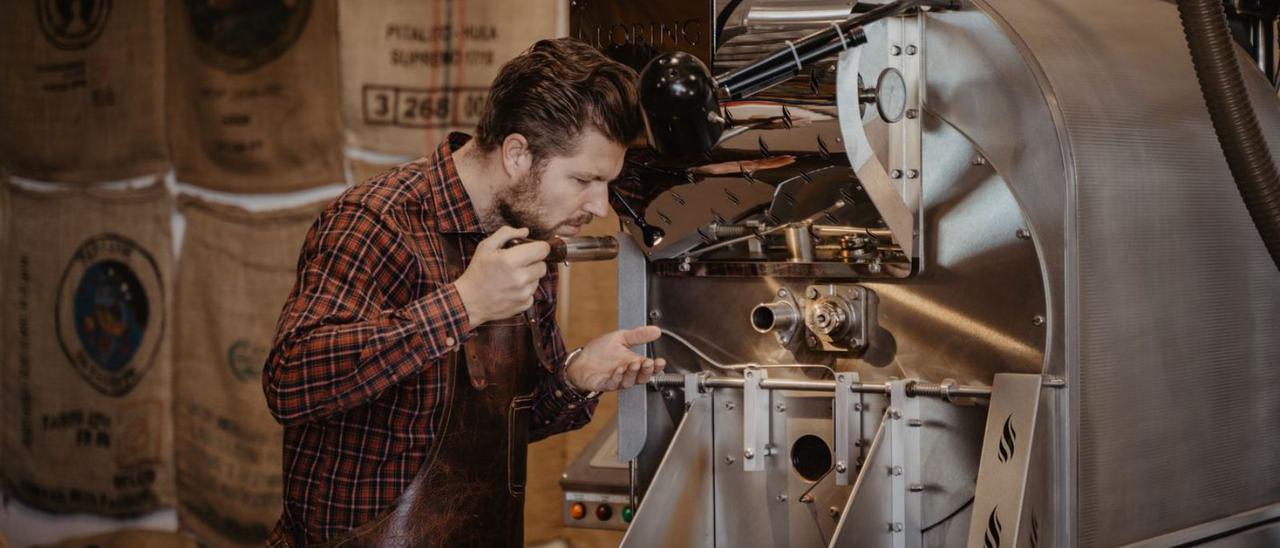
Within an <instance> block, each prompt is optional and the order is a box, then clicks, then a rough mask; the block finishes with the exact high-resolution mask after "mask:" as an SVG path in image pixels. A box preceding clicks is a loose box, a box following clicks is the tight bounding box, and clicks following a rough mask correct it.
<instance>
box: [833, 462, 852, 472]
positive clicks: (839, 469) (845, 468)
mask: <svg viewBox="0 0 1280 548" xmlns="http://www.w3.org/2000/svg"><path fill="white" fill-rule="evenodd" d="M848 471H849V467H848V466H845V465H844V463H843V462H837V463H836V472H839V473H841V474H843V473H845V472H848Z"/></svg>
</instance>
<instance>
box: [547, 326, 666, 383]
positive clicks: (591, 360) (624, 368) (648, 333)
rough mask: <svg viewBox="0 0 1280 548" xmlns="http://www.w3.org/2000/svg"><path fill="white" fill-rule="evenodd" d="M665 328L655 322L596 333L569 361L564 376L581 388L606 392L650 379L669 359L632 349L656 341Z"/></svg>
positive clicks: (660, 370) (659, 371)
mask: <svg viewBox="0 0 1280 548" xmlns="http://www.w3.org/2000/svg"><path fill="white" fill-rule="evenodd" d="M660 336H662V331H660V330H659V329H658V328H657V327H655V326H652V325H646V326H643V327H637V328H635V329H623V330H621V331H614V332H613V333H609V334H607V335H603V336H600V337H597V338H596V339H595V340H593V341H591V342H589V343H587V346H585V347H583V349H582V352H579V353H578V355H577V356H575V357H574V358H573V361H571V362H569V365H568V370H566V371H565V376H566V377H567V378H568V379H569V383H570V384H572V385H573V387H574V388H575V389H577V390H579V391H582V392H607V391H610V390H619V389H622V388H631V387H632V386H634V385H637V384H644V383H647V382H649V379H650V378H652V377H653V376H654V375H656V374H658V373H661V372H662V369H663V368H664V367H666V366H667V360H664V359H662V358H658V359H657V360H651V359H648V358H646V357H644V356H641V355H639V354H636V353H635V352H632V351H631V347H632V346H636V345H640V344H645V343H649V342H653V341H655V340H657V339H658V337H660Z"/></svg>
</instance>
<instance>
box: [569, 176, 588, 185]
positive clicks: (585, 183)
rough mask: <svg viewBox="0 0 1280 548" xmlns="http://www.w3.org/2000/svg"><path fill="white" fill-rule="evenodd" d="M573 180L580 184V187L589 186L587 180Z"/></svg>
mask: <svg viewBox="0 0 1280 548" xmlns="http://www.w3.org/2000/svg"><path fill="white" fill-rule="evenodd" d="M573 180H575V181H578V184H580V185H582V186H589V185H591V181H588V180H586V179H583V178H581V177H574V178H573Z"/></svg>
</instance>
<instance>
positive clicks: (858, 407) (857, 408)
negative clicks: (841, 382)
mask: <svg viewBox="0 0 1280 548" xmlns="http://www.w3.org/2000/svg"><path fill="white" fill-rule="evenodd" d="M849 388H850V389H851V390H852V389H853V386H852V385H850V386H849ZM853 410H854V411H857V412H859V413H861V412H862V404H860V403H855V404H853Z"/></svg>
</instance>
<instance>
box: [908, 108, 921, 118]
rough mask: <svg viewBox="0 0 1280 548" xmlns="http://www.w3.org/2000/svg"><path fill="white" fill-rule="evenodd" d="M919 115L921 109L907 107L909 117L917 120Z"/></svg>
mask: <svg viewBox="0 0 1280 548" xmlns="http://www.w3.org/2000/svg"><path fill="white" fill-rule="evenodd" d="M917 116H920V111H918V110H916V109H914V108H909V109H907V119H910V120H915V119H916V117H917Z"/></svg>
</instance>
